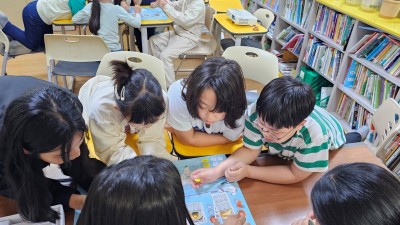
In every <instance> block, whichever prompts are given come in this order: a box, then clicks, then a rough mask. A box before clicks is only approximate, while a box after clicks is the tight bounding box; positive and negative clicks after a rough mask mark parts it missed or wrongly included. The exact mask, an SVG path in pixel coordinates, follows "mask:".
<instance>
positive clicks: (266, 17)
mask: <svg viewBox="0 0 400 225" xmlns="http://www.w3.org/2000/svg"><path fill="white" fill-rule="evenodd" d="M254 16H255V17H257V20H259V21H260V22H261V25H262V26H263V27H265V28H266V29H267V30H268V28H269V26H270V25H271V24H272V22H273V21H274V18H275V15H274V13H273V12H272V11H270V10H268V9H264V8H259V9H257V10H256V11H255V12H254Z"/></svg>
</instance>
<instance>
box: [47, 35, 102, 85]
mask: <svg viewBox="0 0 400 225" xmlns="http://www.w3.org/2000/svg"><path fill="white" fill-rule="evenodd" d="M44 42H45V46H46V62H47V73H48V80H49V81H50V82H52V78H53V76H63V77H64V85H65V87H67V82H66V78H65V76H72V77H73V78H74V77H75V76H95V75H96V72H97V69H98V67H99V64H100V61H101V59H102V58H103V56H104V55H105V54H107V53H109V52H110V50H109V49H108V46H107V45H106V43H105V42H104V41H103V39H102V38H101V37H99V36H92V35H67V34H62V35H58V34H46V35H45V36H44ZM72 81H73V80H72ZM56 83H57V84H58V82H57V79H56Z"/></svg>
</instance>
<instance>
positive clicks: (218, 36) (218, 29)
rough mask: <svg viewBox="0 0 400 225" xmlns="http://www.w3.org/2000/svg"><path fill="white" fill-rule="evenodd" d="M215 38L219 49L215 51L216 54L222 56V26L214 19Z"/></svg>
mask: <svg viewBox="0 0 400 225" xmlns="http://www.w3.org/2000/svg"><path fill="white" fill-rule="evenodd" d="M214 23H215V24H214V26H215V28H214V34H213V35H214V38H215V41H216V42H217V49H216V50H215V52H214V56H216V57H219V56H221V26H220V25H219V24H218V23H217V22H215V21H214Z"/></svg>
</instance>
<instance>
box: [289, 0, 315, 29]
mask: <svg viewBox="0 0 400 225" xmlns="http://www.w3.org/2000/svg"><path fill="white" fill-rule="evenodd" d="M311 5H312V0H286V1H285V8H284V12H283V15H284V17H285V18H286V19H287V20H290V21H292V22H294V23H296V24H298V25H299V26H301V27H303V28H305V25H306V21H307V18H308V16H309V14H310V9H311Z"/></svg>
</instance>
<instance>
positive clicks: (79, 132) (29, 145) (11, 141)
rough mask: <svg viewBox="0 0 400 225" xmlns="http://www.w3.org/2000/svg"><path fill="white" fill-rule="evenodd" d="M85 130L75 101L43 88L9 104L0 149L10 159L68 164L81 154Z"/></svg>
mask: <svg viewBox="0 0 400 225" xmlns="http://www.w3.org/2000/svg"><path fill="white" fill-rule="evenodd" d="M86 130H87V128H86V125H85V121H84V120H83V118H82V105H81V103H80V102H79V100H78V98H77V97H76V96H74V95H73V94H72V93H68V92H67V91H64V90H61V89H59V88H57V87H53V86H46V87H43V88H40V89H37V90H33V91H32V92H29V93H28V94H26V95H24V96H22V97H20V98H18V99H16V100H15V101H13V102H12V103H11V104H10V105H9V107H8V108H7V110H6V113H5V117H4V124H3V128H2V133H1V138H2V143H3V147H2V149H3V150H4V153H5V155H7V156H8V157H9V159H10V160H16V159H18V160H22V158H26V156H29V157H32V158H40V159H42V160H43V161H45V162H48V163H54V164H62V163H65V162H66V163H68V162H69V161H70V160H73V159H75V158H77V157H78V156H79V155H80V145H81V144H82V142H83V138H84V133H85V132H86Z"/></svg>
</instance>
